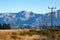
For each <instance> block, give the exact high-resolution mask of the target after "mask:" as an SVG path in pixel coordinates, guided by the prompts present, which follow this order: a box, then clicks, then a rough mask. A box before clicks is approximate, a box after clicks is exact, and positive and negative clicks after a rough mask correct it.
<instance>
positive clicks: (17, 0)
mask: <svg viewBox="0 0 60 40" xmlns="http://www.w3.org/2000/svg"><path fill="white" fill-rule="evenodd" d="M55 1H56V0H0V13H4V12H14V13H15V12H19V11H23V10H25V11H32V12H34V13H47V12H49V11H50V10H49V9H48V6H50V7H52V6H53V5H54V6H56V7H57V9H56V10H58V9H60V5H59V4H60V0H57V1H56V2H57V3H56V4H55Z"/></svg>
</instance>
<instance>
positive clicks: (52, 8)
mask: <svg viewBox="0 0 60 40" xmlns="http://www.w3.org/2000/svg"><path fill="white" fill-rule="evenodd" d="M48 9H50V10H51V15H50V18H51V28H52V27H53V17H52V15H53V10H54V9H56V7H51V8H50V7H48Z"/></svg>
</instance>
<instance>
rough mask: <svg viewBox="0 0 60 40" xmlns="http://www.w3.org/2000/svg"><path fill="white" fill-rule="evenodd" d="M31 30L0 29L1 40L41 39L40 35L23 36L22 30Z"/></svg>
mask: <svg viewBox="0 0 60 40" xmlns="http://www.w3.org/2000/svg"><path fill="white" fill-rule="evenodd" d="M23 31H29V29H19V30H17V29H14V30H13V29H11V30H0V40H34V39H39V37H40V36H39V35H33V36H28V35H26V36H21V35H19V33H20V32H23Z"/></svg>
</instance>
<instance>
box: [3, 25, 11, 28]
mask: <svg viewBox="0 0 60 40" xmlns="http://www.w3.org/2000/svg"><path fill="white" fill-rule="evenodd" d="M3 29H11V26H10V24H3Z"/></svg>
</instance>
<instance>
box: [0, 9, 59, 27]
mask: <svg viewBox="0 0 60 40" xmlns="http://www.w3.org/2000/svg"><path fill="white" fill-rule="evenodd" d="M52 18H53V25H57V26H60V10H57V11H55V12H54V13H53V15H52ZM46 22H47V25H49V26H50V24H51V23H50V13H46V14H37V13H33V12H28V11H21V12H18V13H0V24H3V23H6V24H10V25H11V26H12V27H13V26H15V27H16V26H21V27H22V26H24V25H27V26H34V27H39V26H41V25H46Z"/></svg>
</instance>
